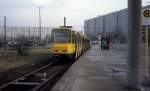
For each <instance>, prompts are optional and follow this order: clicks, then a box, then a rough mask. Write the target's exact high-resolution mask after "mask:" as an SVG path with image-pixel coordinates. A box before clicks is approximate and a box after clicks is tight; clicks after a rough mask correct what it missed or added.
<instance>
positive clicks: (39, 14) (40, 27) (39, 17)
mask: <svg viewBox="0 0 150 91" xmlns="http://www.w3.org/2000/svg"><path fill="white" fill-rule="evenodd" d="M38 8H39V37H40V40H41V37H42V36H41V30H42V28H41V8H42V7H41V6H39V7H38Z"/></svg>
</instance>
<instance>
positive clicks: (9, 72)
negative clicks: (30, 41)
mask: <svg viewBox="0 0 150 91" xmlns="http://www.w3.org/2000/svg"><path fill="white" fill-rule="evenodd" d="M0 55H1V56H0V86H1V85H3V84H5V83H7V82H9V81H11V80H14V79H16V78H18V77H20V76H22V75H25V74H27V73H29V72H31V71H34V70H35V69H37V68H39V67H42V66H44V65H47V64H48V63H50V58H51V54H50V52H49V49H32V50H31V54H30V55H26V56H18V55H17V52H16V51H12V50H11V51H10V50H7V51H5V52H4V51H0Z"/></svg>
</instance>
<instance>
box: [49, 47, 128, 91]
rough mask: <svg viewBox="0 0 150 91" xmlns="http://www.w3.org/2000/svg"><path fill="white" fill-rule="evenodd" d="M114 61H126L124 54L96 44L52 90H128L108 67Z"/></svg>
mask: <svg viewBox="0 0 150 91" xmlns="http://www.w3.org/2000/svg"><path fill="white" fill-rule="evenodd" d="M113 61H114V62H116V61H117V62H119V61H123V62H124V56H123V55H121V54H120V55H116V54H114V52H112V50H109V51H106V50H105V51H104V50H100V49H99V47H98V46H94V47H92V48H91V49H90V50H89V51H88V52H86V53H85V54H84V55H83V56H81V57H80V58H79V59H78V60H77V61H76V62H75V63H74V64H73V65H72V66H71V67H70V69H69V70H68V71H67V72H66V73H65V74H64V76H63V77H62V78H61V79H60V80H59V81H58V83H57V84H56V85H55V86H54V88H53V89H52V90H51V91H126V89H125V88H124V86H125V83H124V82H122V81H119V80H118V79H116V76H114V75H113V71H112V70H110V68H109V67H107V66H109V65H108V64H110V63H109V62H111V63H113ZM112 69H113V68H112Z"/></svg>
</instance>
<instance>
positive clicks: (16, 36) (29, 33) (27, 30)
mask: <svg viewBox="0 0 150 91" xmlns="http://www.w3.org/2000/svg"><path fill="white" fill-rule="evenodd" d="M52 29H53V27H42V28H41V32H40V30H39V28H38V27H14V26H13V27H7V28H6V30H5V29H4V27H0V48H1V49H3V47H4V45H5V44H6V46H7V49H9V48H13V47H15V46H16V45H17V44H19V43H20V42H21V43H23V44H24V45H26V46H32V47H41V46H48V45H49V44H50V42H51V38H50V37H51V30H52ZM5 32H6V33H5ZM40 33H41V38H40ZM5 36H6V40H5Z"/></svg>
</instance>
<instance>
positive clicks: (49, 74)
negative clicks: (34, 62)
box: [0, 60, 72, 91]
mask: <svg viewBox="0 0 150 91" xmlns="http://www.w3.org/2000/svg"><path fill="white" fill-rule="evenodd" d="M71 64H72V63H71V62H61V61H60V60H59V61H54V62H52V63H51V64H48V65H46V66H44V67H41V68H39V69H37V70H35V71H33V72H30V73H28V74H26V75H24V76H22V77H20V78H18V79H16V80H14V81H11V82H9V83H7V84H4V85H2V86H1V87H0V91H47V90H50V89H51V88H52V87H53V86H54V85H55V84H56V82H57V81H58V80H59V78H60V77H61V76H62V75H63V73H64V72H65V71H66V70H67V69H68V68H69V67H70V65H71Z"/></svg>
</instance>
